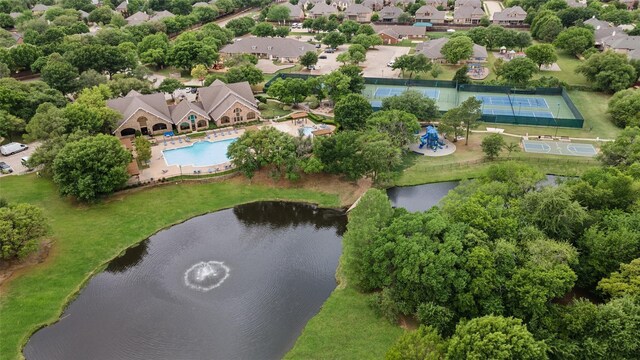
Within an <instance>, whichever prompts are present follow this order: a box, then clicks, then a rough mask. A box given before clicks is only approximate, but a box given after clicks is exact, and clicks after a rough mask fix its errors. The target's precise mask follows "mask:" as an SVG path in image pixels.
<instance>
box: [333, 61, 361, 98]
mask: <svg viewBox="0 0 640 360" xmlns="http://www.w3.org/2000/svg"><path fill="white" fill-rule="evenodd" d="M338 71H339V72H340V73H342V74H344V75H346V76H348V77H349V90H350V91H351V92H352V93H354V94H360V93H362V91H363V90H364V76H363V75H362V69H361V68H360V67H359V66H357V65H342V66H340V67H339V68H338Z"/></svg>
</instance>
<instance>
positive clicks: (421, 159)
mask: <svg viewBox="0 0 640 360" xmlns="http://www.w3.org/2000/svg"><path fill="white" fill-rule="evenodd" d="M485 136H487V134H473V135H472V136H471V137H470V138H469V145H467V146H465V145H464V140H463V141H459V142H457V143H456V147H457V148H456V152H455V153H453V154H451V155H447V156H442V157H429V156H422V155H415V154H409V155H406V156H405V166H404V167H405V169H404V171H403V172H402V174H400V176H399V178H398V179H396V181H395V182H394V185H398V186H408V185H418V184H425V183H432V182H441V181H450V180H461V179H470V178H474V177H477V176H478V175H480V174H481V173H482V172H483V171H484V170H485V169H486V168H487V167H489V166H491V164H492V162H483V156H484V155H483V153H482V149H481V147H480V143H481V142H482V139H483V138H484V137H485ZM504 139H505V141H507V143H519V142H520V141H519V139H518V138H514V137H508V136H505V137H504ZM507 156H508V154H507V153H506V152H503V154H502V155H501V157H502V158H505V157H507ZM510 159H511V160H513V161H518V162H522V163H526V164H528V165H530V166H532V167H534V168H536V169H538V170H539V171H540V172H542V173H544V174H556V175H566V176H576V175H580V174H582V173H583V172H584V171H585V170H587V169H590V168H592V167H595V166H598V165H599V163H598V162H597V161H595V160H591V159H587V158H579V157H573V156H561V155H546V156H544V155H540V154H531V153H525V152H522V151H519V152H517V153H514V154H511V156H510Z"/></svg>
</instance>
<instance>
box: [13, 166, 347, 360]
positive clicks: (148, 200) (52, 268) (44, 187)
mask: <svg viewBox="0 0 640 360" xmlns="http://www.w3.org/2000/svg"><path fill="white" fill-rule="evenodd" d="M0 189H2V196H3V197H5V198H6V199H7V200H9V201H10V202H28V203H31V204H34V205H37V206H40V207H42V208H43V209H44V212H45V215H46V217H47V218H48V219H49V222H50V225H51V239H52V240H53V246H52V249H51V252H50V254H49V257H48V258H47V260H46V261H45V262H44V263H42V264H39V265H36V266H33V267H30V268H26V269H23V270H18V272H17V273H16V274H14V276H13V278H12V279H11V280H10V282H8V283H5V284H2V288H0V289H1V290H2V291H1V293H2V295H1V296H0V313H1V314H2V321H0V339H2V341H0V358H1V359H17V358H20V357H21V351H20V349H21V347H22V346H23V345H24V344H25V342H26V341H27V339H28V337H29V336H30V335H31V334H32V333H33V332H34V331H36V330H37V329H38V328H39V327H41V326H44V325H46V324H50V323H52V322H54V321H56V320H57V319H58V317H59V315H60V313H61V312H62V310H63V308H64V306H65V304H67V303H68V302H69V301H70V300H72V299H73V297H74V296H75V295H76V294H77V293H78V291H79V290H80V289H81V288H82V286H83V284H84V283H85V282H86V281H87V280H88V279H89V277H90V276H91V275H92V274H94V273H96V272H99V271H100V270H101V269H102V268H103V267H104V266H105V264H106V263H107V262H108V261H110V260H111V259H113V258H114V257H116V256H117V255H118V254H120V253H121V252H122V251H123V250H124V249H126V248H128V247H130V246H132V245H134V244H136V243H138V242H140V241H141V240H143V239H146V238H148V237H149V236H150V235H152V234H153V233H155V232H157V231H158V230H160V229H162V228H165V227H167V226H170V225H172V224H175V223H178V222H180V221H183V220H185V219H188V218H191V217H194V216H196V215H199V214H203V213H207V212H211V211H215V210H220V209H223V208H229V207H232V206H234V205H237V204H241V203H247V202H252V201H259V200H278V199H283V200H290V201H305V202H313V203H317V204H319V205H321V206H326V207H336V206H339V205H340V201H339V196H338V195H337V194H338V193H337V192H336V193H333V194H330V193H323V192H319V191H311V190H306V189H293V188H292V189H285V188H279V187H274V186H265V185H249V184H246V182H242V181H227V182H219V183H206V184H188V183H184V184H173V185H167V186H161V187H156V188H152V189H147V190H142V191H136V192H134V193H130V194H125V195H119V196H117V197H114V198H111V199H109V201H107V202H104V203H98V204H95V205H76V204H72V203H71V202H70V201H69V200H67V199H63V198H61V197H60V196H59V195H58V193H57V191H56V189H55V187H54V185H53V184H52V183H51V182H50V181H49V180H47V179H44V178H38V177H36V176H35V175H28V176H8V177H5V178H2V179H0Z"/></svg>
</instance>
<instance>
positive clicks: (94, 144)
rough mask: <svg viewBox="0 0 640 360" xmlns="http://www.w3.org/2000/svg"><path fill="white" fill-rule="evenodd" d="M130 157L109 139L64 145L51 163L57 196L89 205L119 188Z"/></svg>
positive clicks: (125, 176)
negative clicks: (75, 199)
mask: <svg viewBox="0 0 640 360" xmlns="http://www.w3.org/2000/svg"><path fill="white" fill-rule="evenodd" d="M130 162H131V154H130V153H129V152H128V151H127V150H126V149H125V148H124V147H123V146H122V145H121V144H120V141H119V140H118V139H116V138H115V137H113V136H110V135H96V136H91V137H87V138H84V139H81V140H79V141H74V142H70V143H67V144H66V145H65V146H64V147H63V148H62V150H60V152H59V153H58V155H57V156H56V158H55V160H54V162H53V181H54V182H55V183H56V184H57V185H58V187H59V190H60V193H61V194H62V195H65V196H74V197H76V198H77V199H79V200H82V201H92V200H95V199H97V198H99V197H101V196H105V195H109V194H111V193H113V192H114V191H115V190H117V189H119V188H120V187H122V186H123V185H124V184H125V183H126V181H127V179H128V178H129V174H127V165H128V164H129V163H130Z"/></svg>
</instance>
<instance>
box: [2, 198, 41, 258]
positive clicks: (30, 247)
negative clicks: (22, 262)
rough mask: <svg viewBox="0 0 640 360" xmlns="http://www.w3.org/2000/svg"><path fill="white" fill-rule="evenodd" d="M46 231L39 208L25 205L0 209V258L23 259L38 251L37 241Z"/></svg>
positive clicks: (13, 205)
mask: <svg viewBox="0 0 640 360" xmlns="http://www.w3.org/2000/svg"><path fill="white" fill-rule="evenodd" d="M47 231H48V228H47V221H46V219H45V217H44V215H43V213H42V209H40V208H39V207H36V206H34V205H31V204H26V203H21V204H10V205H9V206H3V207H0V258H1V259H2V260H14V259H23V258H24V257H25V256H27V255H29V254H31V253H33V252H34V251H36V250H37V249H38V241H39V240H40V239H41V238H42V237H43V236H45V235H46V234H47Z"/></svg>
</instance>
